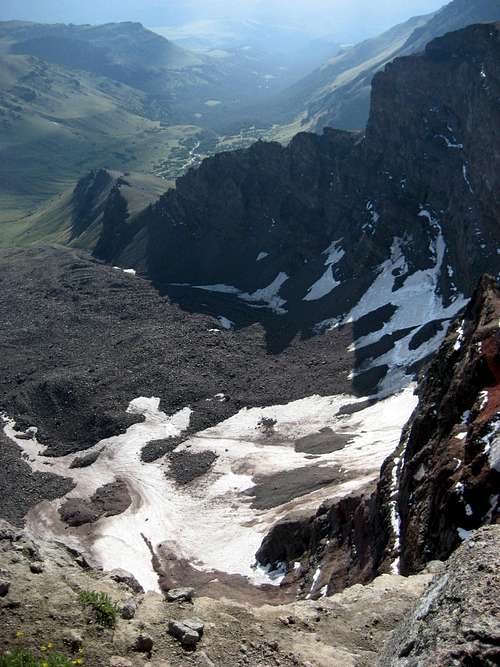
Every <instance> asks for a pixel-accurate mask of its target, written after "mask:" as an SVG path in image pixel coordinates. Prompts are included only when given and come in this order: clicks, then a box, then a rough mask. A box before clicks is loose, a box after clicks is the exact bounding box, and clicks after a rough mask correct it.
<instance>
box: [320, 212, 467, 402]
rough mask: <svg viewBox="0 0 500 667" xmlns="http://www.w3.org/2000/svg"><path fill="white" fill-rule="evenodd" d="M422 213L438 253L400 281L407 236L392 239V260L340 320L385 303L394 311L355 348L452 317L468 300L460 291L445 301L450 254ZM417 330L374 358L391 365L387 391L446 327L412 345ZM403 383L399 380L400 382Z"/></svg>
mask: <svg viewBox="0 0 500 667" xmlns="http://www.w3.org/2000/svg"><path fill="white" fill-rule="evenodd" d="M418 215H419V217H422V218H425V219H426V220H427V221H428V223H429V224H430V227H431V232H432V234H433V235H434V238H433V240H432V241H431V244H430V251H431V254H432V255H433V257H434V258H435V261H434V266H433V267H432V268H430V269H424V270H420V271H416V272H415V273H413V274H412V275H409V276H408V277H406V278H405V279H404V280H403V281H400V282H399V284H397V283H396V280H397V278H396V277H395V276H397V275H401V276H404V275H405V274H406V273H407V271H408V266H407V262H406V258H405V256H404V252H403V249H402V248H403V240H402V239H399V238H395V239H394V242H393V245H392V248H391V257H390V259H388V260H387V261H386V262H384V263H383V264H382V265H381V266H380V267H379V273H378V276H377V278H376V279H375V280H374V282H373V283H372V285H371V286H370V288H369V289H368V290H367V291H366V292H365V294H364V295H363V297H362V298H361V299H360V301H359V302H358V304H357V305H356V306H355V307H354V308H353V309H352V310H351V312H350V313H348V314H347V315H346V316H345V317H344V318H343V320H342V322H343V323H346V322H349V321H356V320H359V319H360V318H362V317H364V316H365V315H368V314H369V313H371V312H373V311H375V310H377V309H379V308H382V307H383V306H387V305H393V306H394V307H395V308H396V311H395V313H394V315H393V316H392V317H391V319H390V320H389V321H388V322H386V323H385V324H384V326H383V327H382V329H380V330H378V331H375V332H373V333H370V334H368V335H366V336H363V337H362V338H359V339H357V340H356V341H355V343H354V348H355V349H361V348H363V347H366V346H368V345H371V344H372V343H375V342H377V341H379V340H380V339H381V338H382V337H383V336H385V335H391V334H394V333H395V332H397V331H401V330H404V329H407V328H413V329H415V328H417V327H421V326H423V325H424V324H426V323H428V322H433V321H437V320H443V321H445V320H449V319H451V318H452V317H454V316H455V315H456V314H457V313H458V312H459V310H461V308H463V306H464V305H465V303H466V300H465V299H464V297H463V296H461V295H457V296H455V297H454V300H453V301H452V302H451V303H450V304H449V305H448V306H445V305H444V303H443V299H442V297H441V295H440V294H439V278H440V275H441V272H442V270H443V266H444V257H445V253H446V244H445V240H444V236H443V232H442V229H441V225H440V224H439V222H438V220H437V219H436V218H435V217H433V215H432V214H431V213H430V212H429V211H428V210H426V209H424V208H422V209H421V210H420V212H419V214H418ZM323 324H324V323H323ZM414 335H415V331H412V332H411V333H410V334H408V335H407V336H406V337H405V338H402V339H400V340H399V341H396V342H395V344H394V346H393V348H392V349H391V350H389V351H388V352H387V353H386V354H384V355H382V356H380V357H378V358H377V359H376V364H377V366H382V365H384V364H387V365H388V366H389V368H390V369H391V370H390V371H389V375H388V377H387V378H386V380H385V381H384V384H383V387H382V388H383V389H385V390H389V389H390V388H391V387H393V386H398V383H401V382H402V381H404V379H405V378H406V368H407V367H408V366H409V365H410V364H412V363H415V362H417V361H419V360H421V359H424V358H425V357H426V356H428V355H429V354H431V353H432V352H434V351H435V349H436V348H437V347H438V346H439V344H440V343H441V342H442V340H443V339H444V338H445V336H446V327H443V329H442V331H439V332H438V333H437V334H436V335H435V336H434V338H432V339H431V340H429V341H427V342H425V343H424V344H422V345H420V346H419V347H418V348H417V349H415V350H412V349H410V342H411V340H412V338H413V337H414ZM363 370H365V368H362V369H361V371H363ZM399 386H401V385H400V384H399Z"/></svg>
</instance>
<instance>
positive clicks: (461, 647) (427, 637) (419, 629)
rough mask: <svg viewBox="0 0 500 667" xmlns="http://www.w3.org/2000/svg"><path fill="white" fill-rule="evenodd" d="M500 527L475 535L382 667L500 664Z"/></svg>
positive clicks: (397, 636)
mask: <svg viewBox="0 0 500 667" xmlns="http://www.w3.org/2000/svg"><path fill="white" fill-rule="evenodd" d="M499 591H500V526H490V527H484V528H481V529H480V530H478V531H477V532H475V533H474V535H473V536H472V537H471V538H470V539H468V540H467V541H466V542H465V543H464V544H463V545H462V546H461V547H460V548H459V549H458V550H457V551H456V552H455V553H454V554H453V556H452V557H451V558H450V560H449V562H448V564H447V566H446V572H445V573H444V574H443V575H441V576H440V577H438V578H437V579H436V580H435V582H434V583H433V584H432V585H431V587H430V589H429V590H428V591H427V593H426V594H425V595H424V596H423V597H422V599H421V600H420V601H419V603H418V604H417V605H416V607H415V608H414V609H413V611H412V612H411V613H410V614H408V616H407V617H406V619H405V620H404V621H403V622H402V624H401V625H400V626H399V627H398V628H397V629H396V631H395V632H394V634H393V636H392V638H391V639H390V640H389V642H388V643H387V645H386V647H385V649H384V652H383V654H382V657H381V658H380V661H379V663H378V665H379V667H413V666H416V665H419V666H422V667H435V666H437V665H443V666H444V665H446V667H461V666H463V665H478V666H479V665H481V666H482V667H493V666H494V665H498V664H499V660H500V648H499V647H500V624H499V619H500V597H499Z"/></svg>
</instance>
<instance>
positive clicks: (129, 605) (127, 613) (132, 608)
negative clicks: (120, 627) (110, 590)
mask: <svg viewBox="0 0 500 667" xmlns="http://www.w3.org/2000/svg"><path fill="white" fill-rule="evenodd" d="M138 606H139V605H138V604H137V602H136V601H135V600H134V598H130V599H129V600H126V601H125V602H124V603H123V605H122V608H121V617H122V618H124V619H125V620H127V621H130V620H131V619H132V618H134V616H135V613H136V611H137V608H138Z"/></svg>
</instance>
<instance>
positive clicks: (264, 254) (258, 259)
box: [255, 252, 269, 262]
mask: <svg viewBox="0 0 500 667" xmlns="http://www.w3.org/2000/svg"><path fill="white" fill-rule="evenodd" d="M266 257H269V253H268V252H259V254H258V255H257V259H256V260H255V261H256V262H261V261H262V260H263V259H266Z"/></svg>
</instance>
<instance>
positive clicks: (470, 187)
mask: <svg viewBox="0 0 500 667" xmlns="http://www.w3.org/2000/svg"><path fill="white" fill-rule="evenodd" d="M462 173H463V176H464V181H465V182H466V184H467V186H468V188H469V190H470V192H471V193H472V194H474V190H473V189H472V185H471V182H470V180H469V173H468V170H467V163H466V162H464V164H463V165H462Z"/></svg>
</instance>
